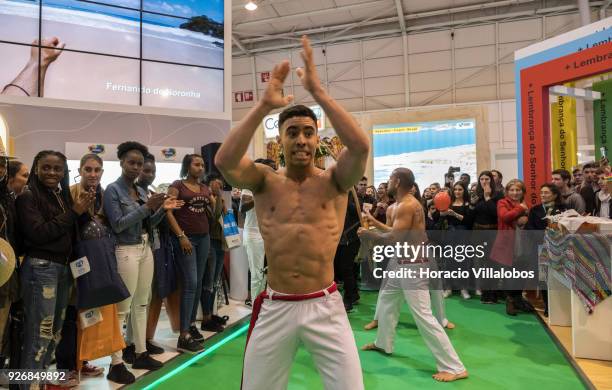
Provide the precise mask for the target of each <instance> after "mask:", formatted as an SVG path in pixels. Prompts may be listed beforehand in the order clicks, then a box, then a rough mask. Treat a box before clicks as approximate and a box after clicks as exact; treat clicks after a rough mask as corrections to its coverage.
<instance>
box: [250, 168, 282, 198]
mask: <svg viewBox="0 0 612 390" xmlns="http://www.w3.org/2000/svg"><path fill="white" fill-rule="evenodd" d="M255 169H257V170H258V171H259V172H260V173H261V174H262V181H261V183H260V184H259V186H257V188H249V189H250V190H252V191H253V194H256V193H259V192H263V191H265V189H266V185H267V184H268V183H269V182H270V180H275V179H278V177H279V172H280V170H279V171H275V170H274V169H272V168H271V167H269V166H267V165H265V164H259V163H255Z"/></svg>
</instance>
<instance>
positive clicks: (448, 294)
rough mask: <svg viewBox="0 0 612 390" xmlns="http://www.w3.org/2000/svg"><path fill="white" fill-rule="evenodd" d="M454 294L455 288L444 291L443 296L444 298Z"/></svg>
mask: <svg viewBox="0 0 612 390" xmlns="http://www.w3.org/2000/svg"><path fill="white" fill-rule="evenodd" d="M452 294H453V290H444V292H443V293H442V296H443V297H444V298H448V297H450V296H451V295H452Z"/></svg>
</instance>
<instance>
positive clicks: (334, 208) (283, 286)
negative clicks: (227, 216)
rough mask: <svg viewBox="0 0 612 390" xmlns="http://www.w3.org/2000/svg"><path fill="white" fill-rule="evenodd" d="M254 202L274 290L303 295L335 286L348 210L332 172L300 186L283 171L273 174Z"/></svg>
mask: <svg viewBox="0 0 612 390" xmlns="http://www.w3.org/2000/svg"><path fill="white" fill-rule="evenodd" d="M254 198H255V212H256V213H257V219H258V221H259V228H260V232H261V235H262V237H263V239H264V243H265V250H266V256H267V260H268V284H269V285H270V288H272V289H273V290H275V291H278V292H283V293H290V294H304V293H309V292H314V291H318V290H321V289H323V288H326V287H328V286H329V285H331V284H332V282H333V280H334V267H333V260H334V255H335V252H336V248H337V246H338V241H339V239H340V235H341V234H342V229H343V227H344V217H345V214H346V206H347V196H346V193H344V192H341V191H340V190H339V189H338V187H337V186H336V184H335V181H334V180H333V178H332V175H331V172H330V171H322V170H317V174H316V175H314V176H311V177H308V178H307V179H306V180H304V181H303V182H301V183H298V182H296V181H294V180H292V179H290V178H288V177H286V176H285V174H284V170H281V171H279V172H272V171H270V172H268V173H267V174H266V175H265V183H264V185H263V186H262V188H261V189H260V190H259V191H258V192H255V193H254Z"/></svg>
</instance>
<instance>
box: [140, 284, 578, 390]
mask: <svg viewBox="0 0 612 390" xmlns="http://www.w3.org/2000/svg"><path fill="white" fill-rule="evenodd" d="M376 297H377V294H376V293H372V292H363V293H362V295H361V304H359V305H357V306H355V310H354V311H353V312H352V313H351V314H350V315H349V319H350V322H351V325H352V327H353V331H354V334H355V339H356V341H357V345H358V346H359V347H360V346H362V345H363V344H366V343H368V342H372V341H374V338H375V337H376V331H365V330H363V326H364V325H365V324H366V323H367V322H369V321H370V320H371V319H372V316H373V314H374V309H375V306H376ZM446 310H447V316H448V318H449V319H450V320H451V321H453V322H454V323H455V324H456V325H457V328H455V329H453V330H450V331H448V334H449V335H450V338H451V341H452V343H453V345H454V346H455V348H456V350H457V352H458V353H459V356H460V357H461V359H462V361H463V363H464V365H465V366H466V368H467V370H468V372H469V374H470V377H469V378H468V379H466V380H461V381H457V382H454V383H437V382H435V381H434V380H433V379H432V378H431V374H432V373H433V372H434V370H435V362H434V359H433V357H432V355H431V354H430V353H429V351H428V349H427V348H426V346H425V344H424V343H423V340H422V339H421V337H420V335H419V333H418V331H417V329H416V326H415V324H414V321H413V320H412V316H411V315H410V314H409V311H408V307H407V306H406V305H404V306H403V307H402V315H401V317H400V323H399V325H398V334H397V337H396V345H395V352H394V354H393V355H392V356H390V357H388V356H385V355H382V354H380V353H378V352H372V351H369V352H364V351H359V356H360V359H361V366H362V370H363V378H364V384H365V388H366V389H368V390H370V389H380V390H395V389H398V390H399V389H402V390H404V389H430V388H431V389H449V390H451V389H470V390H471V389H483V390H484V389H486V390H490V389H520V390H526V389H543V390H546V389H554V390H563V389H572V390H574V389H585V388H587V387H586V386H585V385H584V384H583V382H582V381H581V380H580V377H579V376H578V374H577V373H576V372H575V371H574V369H573V368H572V366H571V365H570V364H569V362H568V361H567V360H566V358H565V357H564V355H563V353H562V352H561V351H560V350H559V349H558V347H557V346H556V345H555V343H554V342H553V340H552V339H551V338H550V336H549V335H548V334H547V332H546V330H545V329H544V326H543V325H542V324H541V323H540V322H539V321H538V319H537V318H536V317H535V316H534V315H529V314H523V315H519V316H517V317H514V318H512V317H509V316H507V315H506V314H505V307H504V305H502V304H498V305H482V304H481V303H480V302H479V300H477V299H474V298H473V299H471V300H468V301H464V300H462V299H461V298H459V297H457V296H455V297H452V298H449V299H447V300H446ZM239 329H244V326H243V325H239V326H237V327H236V328H235V330H239ZM218 336H220V335H218ZM229 336H230V335H228V334H225V335H223V337H217V338H215V339H214V340H210V342H207V345H209V346H212V345H216V347H214V350H213V351H210V352H209V353H208V354H207V355H206V356H204V357H201V356H197V357H195V358H194V357H193V356H185V355H182V356H180V357H178V358H176V359H174V360H173V361H172V362H170V363H168V364H166V367H164V370H163V372H156V373H152V374H149V375H146V376H145V377H144V378H143V379H141V380H139V381H138V382H136V383H135V384H134V385H132V386H131V387H130V388H138V389H144V388H147V389H151V388H155V389H172V390H177V389H204V388H206V389H215V390H216V389H223V390H225V389H228V390H233V389H236V390H238V389H240V378H241V372H242V357H243V351H244V346H245V340H246V332H240V333H234V335H233V338H232V339H230V340H229V341H228V339H227V338H228V337H229ZM194 360H197V361H194ZM189 361H191V362H192V363H189ZM181 366H182V367H181ZM289 389H290V390H306V389H308V390H311V389H313V390H314V389H323V385H322V383H321V380H320V379H319V376H318V374H317V372H316V369H315V367H314V364H313V362H312V360H311V358H310V356H309V355H308V353H307V352H306V351H305V349H303V348H300V350H299V351H298V354H297V356H296V359H295V362H294V364H293V367H292V371H291V378H290V380H289Z"/></svg>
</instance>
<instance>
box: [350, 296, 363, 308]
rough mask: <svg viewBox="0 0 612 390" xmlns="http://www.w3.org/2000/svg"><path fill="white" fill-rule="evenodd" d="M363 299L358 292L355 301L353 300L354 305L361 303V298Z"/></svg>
mask: <svg viewBox="0 0 612 390" xmlns="http://www.w3.org/2000/svg"><path fill="white" fill-rule="evenodd" d="M360 299H361V297H360V296H359V294H357V297H356V298H355V299H353V302H351V304H352V305H359V300H360Z"/></svg>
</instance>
